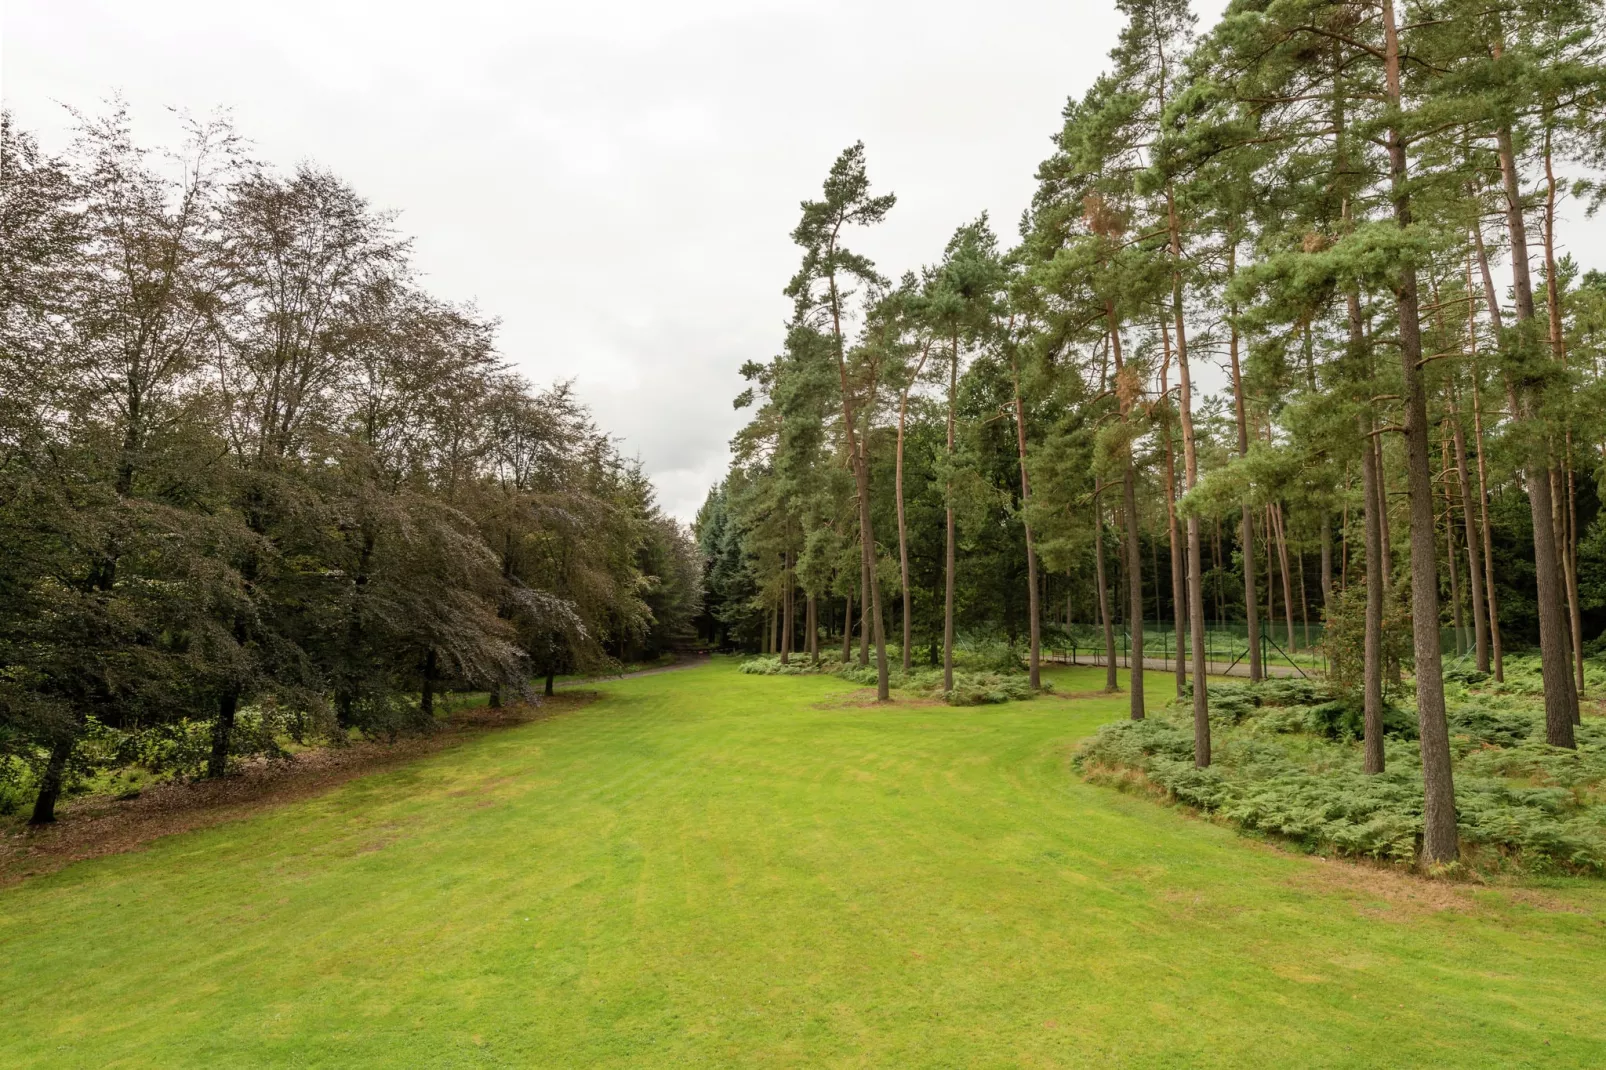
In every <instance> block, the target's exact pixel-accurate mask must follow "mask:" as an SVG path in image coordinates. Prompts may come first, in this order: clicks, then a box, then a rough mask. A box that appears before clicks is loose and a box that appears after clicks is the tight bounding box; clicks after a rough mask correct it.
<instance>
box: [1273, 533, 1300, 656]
mask: <svg viewBox="0 0 1606 1070" xmlns="http://www.w3.org/2000/svg"><path fill="white" fill-rule="evenodd" d="M1271 521H1272V530H1273V532H1274V533H1275V536H1276V538H1275V544H1276V547H1277V566H1278V568H1280V569H1282V573H1283V617H1284V618H1285V619H1286V622H1287V624H1288V656H1289V657H1290V658H1292V657H1293V656H1294V645H1295V644H1294V577H1293V572H1292V570H1291V569H1290V568H1289V567H1288V532H1287V531H1286V530H1285V529H1284V527H1283V506H1282V503H1281V502H1273V503H1272V504H1271Z"/></svg>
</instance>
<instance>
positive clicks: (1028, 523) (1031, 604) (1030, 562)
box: [1009, 349, 1043, 691]
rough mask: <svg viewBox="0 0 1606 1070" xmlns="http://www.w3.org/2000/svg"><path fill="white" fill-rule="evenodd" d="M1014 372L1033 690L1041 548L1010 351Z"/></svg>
mask: <svg viewBox="0 0 1606 1070" xmlns="http://www.w3.org/2000/svg"><path fill="white" fill-rule="evenodd" d="M1009 367H1010V371H1011V372H1013V373H1014V381H1015V444H1016V448H1017V450H1018V451H1019V453H1020V513H1021V526H1022V527H1023V528H1024V529H1025V533H1026V606H1027V612H1028V613H1030V614H1031V629H1030V633H1029V634H1030V642H1031V650H1030V651H1029V654H1028V661H1027V673H1028V675H1029V677H1030V680H1031V685H1032V690H1034V691H1035V690H1036V689H1038V688H1039V687H1042V686H1043V679H1042V672H1041V670H1040V668H1039V664H1038V659H1039V657H1040V656H1041V649H1042V647H1041V644H1042V638H1043V629H1042V610H1041V609H1040V608H1039V605H1038V600H1037V594H1038V592H1037V547H1036V546H1035V545H1034V544H1033V543H1032V519H1031V516H1030V515H1029V512H1030V509H1031V505H1032V483H1031V478H1030V477H1029V476H1028V475H1027V472H1026V406H1025V404H1024V403H1023V402H1022V401H1021V397H1020V369H1019V368H1018V367H1016V364H1015V352H1014V350H1013V349H1011V350H1010V354H1009Z"/></svg>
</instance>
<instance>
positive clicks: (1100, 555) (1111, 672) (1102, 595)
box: [1093, 484, 1121, 692]
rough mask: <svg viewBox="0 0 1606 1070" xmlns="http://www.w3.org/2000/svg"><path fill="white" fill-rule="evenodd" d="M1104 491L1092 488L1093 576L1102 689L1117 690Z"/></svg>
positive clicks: (1118, 684) (1100, 486) (1118, 683)
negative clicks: (1101, 653) (1101, 629)
mask: <svg viewBox="0 0 1606 1070" xmlns="http://www.w3.org/2000/svg"><path fill="white" fill-rule="evenodd" d="M1103 493H1104V487H1103V486H1102V484H1100V485H1096V486H1095V487H1094V490H1093V521H1094V523H1093V578H1094V580H1095V581H1096V582H1097V583H1098V585H1099V623H1100V624H1101V625H1103V627H1104V690H1106V691H1111V692H1114V691H1119V690H1120V689H1121V685H1120V682H1119V681H1118V680H1117V679H1116V675H1115V621H1113V620H1112V619H1111V618H1110V581H1109V580H1108V579H1107V578H1106V577H1105V575H1104V502H1103V500H1102V498H1101V497H1100V496H1101V495H1102V494H1103Z"/></svg>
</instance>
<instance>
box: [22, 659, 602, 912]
mask: <svg viewBox="0 0 1606 1070" xmlns="http://www.w3.org/2000/svg"><path fill="white" fill-rule="evenodd" d="M595 697H596V693H595V692H585V691H580V690H570V691H564V692H562V693H560V694H557V695H554V696H552V697H551V698H545V699H542V700H541V701H540V703H539V704H534V705H516V706H506V707H503V708H502V709H499V710H493V709H487V708H483V707H481V708H479V709H470V710H462V711H459V712H458V713H456V714H454V715H452V717H451V718H450V719H449V720H446V721H444V722H443V723H442V724H441V727H440V729H439V730H438V731H436V732H433V733H431V734H430V735H427V736H417V737H412V738H407V739H402V740H399V741H397V742H396V743H378V742H361V743H352V744H349V745H347V746H342V747H320V748H318V749H316V750H310V751H305V752H303V753H301V754H298V755H296V756H295V757H294V758H293V759H291V760H289V761H267V760H265V759H263V760H256V761H252V762H247V763H244V764H243V765H242V766H241V768H240V769H239V770H238V771H237V772H233V773H230V775H228V776H226V777H224V778H222V779H221V780H197V781H190V782H180V781H174V782H169V783H166V784H160V785H157V786H156V787H153V788H148V789H146V790H145V791H144V792H142V793H141V794H140V795H139V796H137V797H135V798H132V799H124V800H118V799H113V798H112V797H110V796H105V795H101V796H89V797H85V798H81V799H74V800H72V801H70V802H67V803H65V804H63V805H61V806H60V807H58V808H57V820H56V823H55V824H54V825H46V826H44V827H43V828H30V827H29V826H28V825H26V824H22V823H20V822H19V823H17V824H15V825H10V824H7V825H0V887H4V886H6V885H8V884H15V883H16V882H18V881H20V880H23V879H24V878H26V877H33V876H38V875H40V874H43V873H53V872H55V871H56V870H58V869H61V868H62V867H63V866H66V865H68V864H70V863H72V862H77V861H79V860H80V859H85V858H98V857H100V856H101V855H109V854H117V853H119V852H122V851H132V850H135V849H137V848H139V847H142V846H144V845H145V844H147V843H149V842H150V841H152V840H154V839H156V838H157V837H160V836H170V835H172V834H173V833H175V832H188V831H189V830H191V829H199V828H208V827H210V826H212V825H220V824H222V823H223V822H225V821H237V820H239V819H241V818H245V817H250V816H251V815H253V814H255V813H258V812H259V811H262V810H265V809H267V808H268V807H271V806H278V805H280V804H283V803H287V802H293V801H295V800H297V799H305V798H310V797H312V796H315V795H320V794H322V793H323V792H326V791H329V790H330V789H331V788H335V787H338V786H339V785H341V784H344V783H346V782H347V781H349V780H354V779H356V778H357V777H360V776H366V775H367V774H369V773H375V772H380V771H382V770H385V769H391V768H394V767H396V766H398V765H403V764H406V763H407V762H410V761H414V760H416V759H418V758H420V757H422V756H424V755H426V754H434V753H437V752H439V751H442V750H446V749H447V748H449V747H453V746H456V745H458V744H460V743H462V742H464V741H465V740H468V739H471V738H473V737H474V736H477V735H480V734H482V733H484V732H490V731H495V730H498V729H503V728H511V727H514V726H516V725H521V724H528V723H529V722H531V721H536V720H541V719H543V718H547V717H553V716H556V715H558V714H560V713H564V712H567V711H569V710H573V709H576V708H578V707H580V706H583V705H585V704H586V703H588V702H590V701H591V700H592V699H594V698H595Z"/></svg>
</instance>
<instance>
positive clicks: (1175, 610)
mask: <svg viewBox="0 0 1606 1070" xmlns="http://www.w3.org/2000/svg"><path fill="white" fill-rule="evenodd" d="M1160 342H1161V345H1162V346H1163V347H1164V353H1165V357H1164V361H1163V363H1162V364H1161V365H1160V398H1161V406H1162V411H1164V409H1163V407H1164V405H1165V398H1166V397H1167V396H1168V395H1169V394H1170V384H1169V383H1168V382H1167V380H1166V375H1167V373H1168V372H1169V371H1170V368H1171V332H1170V330H1169V328H1168V327H1167V326H1166V323H1165V321H1164V320H1161V321H1160ZM1166 415H1167V416H1169V413H1167V414H1166ZM1160 435H1161V437H1162V438H1164V440H1165V469H1164V478H1165V482H1164V486H1163V487H1162V488H1161V490H1162V493H1164V494H1165V517H1166V541H1167V542H1168V543H1170V544H1171V619H1172V625H1171V628H1172V631H1173V632H1174V633H1175V635H1176V649H1175V650H1174V651H1173V653H1174V654H1175V656H1176V658H1175V664H1174V665H1173V666H1172V668H1173V670H1174V675H1175V677H1176V685H1177V697H1178V698H1181V697H1182V696H1183V693H1184V692H1185V691H1186V690H1187V684H1188V678H1187V675H1186V671H1185V669H1184V667H1183V663H1182V621H1183V615H1184V614H1185V613H1186V612H1187V600H1186V598H1185V596H1184V595H1183V593H1182V584H1183V582H1184V580H1183V573H1182V540H1181V539H1179V538H1178V537H1177V536H1178V534H1179V533H1178V531H1177V462H1176V451H1175V450H1174V449H1173V448H1172V445H1171V421H1170V420H1169V419H1164V420H1163V422H1162V424H1161V427H1160ZM1154 578H1155V585H1154V586H1155V595H1156V597H1157V598H1158V595H1159V588H1160V584H1159V579H1160V570H1159V569H1158V568H1157V569H1155V570H1154ZM1154 616H1155V619H1156V620H1158V619H1160V614H1159V612H1158V611H1157V612H1156V613H1155V615H1154Z"/></svg>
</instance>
